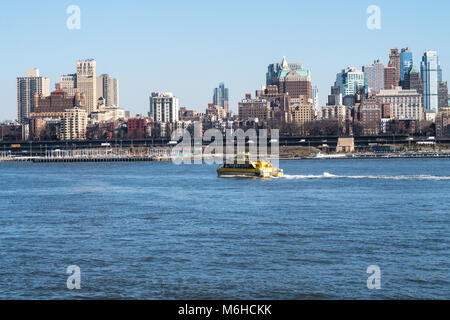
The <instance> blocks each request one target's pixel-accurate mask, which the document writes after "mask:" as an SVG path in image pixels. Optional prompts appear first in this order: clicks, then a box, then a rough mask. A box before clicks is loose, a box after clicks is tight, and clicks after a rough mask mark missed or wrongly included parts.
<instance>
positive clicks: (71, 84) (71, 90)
mask: <svg viewBox="0 0 450 320" xmlns="http://www.w3.org/2000/svg"><path fill="white" fill-rule="evenodd" d="M55 86H56V89H57V90H59V89H61V90H64V92H66V93H67V94H68V95H70V96H74V95H75V93H76V92H77V74H76V73H74V74H65V75H62V76H61V79H60V82H59V83H57V84H56V85H55Z"/></svg>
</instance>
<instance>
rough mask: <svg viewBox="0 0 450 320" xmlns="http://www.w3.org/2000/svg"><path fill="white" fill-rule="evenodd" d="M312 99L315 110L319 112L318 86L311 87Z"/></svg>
mask: <svg viewBox="0 0 450 320" xmlns="http://www.w3.org/2000/svg"><path fill="white" fill-rule="evenodd" d="M311 99H312V103H313V105H314V109H316V110H319V89H318V88H317V86H311Z"/></svg>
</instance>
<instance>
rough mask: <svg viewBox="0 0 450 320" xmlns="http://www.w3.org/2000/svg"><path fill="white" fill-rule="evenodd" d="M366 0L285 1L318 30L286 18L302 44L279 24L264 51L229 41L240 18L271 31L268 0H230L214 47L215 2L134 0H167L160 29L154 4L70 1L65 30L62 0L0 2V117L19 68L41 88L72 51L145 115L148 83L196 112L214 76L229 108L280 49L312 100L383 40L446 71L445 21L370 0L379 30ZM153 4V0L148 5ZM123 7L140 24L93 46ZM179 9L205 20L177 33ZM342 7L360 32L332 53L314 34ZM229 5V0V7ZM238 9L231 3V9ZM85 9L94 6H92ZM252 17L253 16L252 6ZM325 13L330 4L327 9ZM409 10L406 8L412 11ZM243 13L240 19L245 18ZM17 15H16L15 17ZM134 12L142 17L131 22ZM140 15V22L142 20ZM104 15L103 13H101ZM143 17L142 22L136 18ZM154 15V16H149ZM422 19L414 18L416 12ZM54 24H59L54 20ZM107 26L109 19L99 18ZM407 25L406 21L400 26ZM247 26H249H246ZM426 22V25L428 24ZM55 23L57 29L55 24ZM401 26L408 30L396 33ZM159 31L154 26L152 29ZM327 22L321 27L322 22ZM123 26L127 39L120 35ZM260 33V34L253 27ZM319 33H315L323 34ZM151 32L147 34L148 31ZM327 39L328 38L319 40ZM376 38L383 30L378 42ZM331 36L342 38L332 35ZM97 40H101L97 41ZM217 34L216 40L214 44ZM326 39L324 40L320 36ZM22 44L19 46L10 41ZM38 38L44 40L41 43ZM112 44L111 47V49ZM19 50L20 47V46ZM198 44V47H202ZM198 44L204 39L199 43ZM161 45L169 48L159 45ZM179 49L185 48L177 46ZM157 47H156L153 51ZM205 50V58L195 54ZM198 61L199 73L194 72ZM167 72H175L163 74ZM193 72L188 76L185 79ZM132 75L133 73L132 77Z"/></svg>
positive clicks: (68, 67) (382, 55)
mask: <svg viewBox="0 0 450 320" xmlns="http://www.w3.org/2000/svg"><path fill="white" fill-rule="evenodd" d="M369 4H370V3H368V2H367V3H358V4H355V5H353V6H352V5H342V6H340V7H339V6H337V5H336V4H328V6H324V8H325V9H322V10H318V9H317V8H316V7H317V6H318V5H320V2H319V4H315V5H309V6H308V7H305V6H304V4H298V3H290V4H289V5H290V6H291V7H292V8H298V9H302V12H305V13H306V12H309V11H311V12H313V13H314V15H313V16H315V17H316V19H317V18H318V15H319V14H320V19H319V21H320V22H321V26H322V27H321V29H320V30H319V29H315V31H314V32H313V35H306V31H301V30H299V29H298V27H301V26H302V25H303V24H304V23H309V24H310V26H312V27H313V26H316V28H317V26H318V22H314V21H313V20H314V19H313V18H314V17H309V18H307V19H305V20H306V22H305V21H294V22H290V23H289V24H288V25H286V26H285V28H293V30H292V32H291V37H292V34H294V36H299V37H300V36H303V38H302V39H303V41H300V42H302V43H303V42H306V43H307V44H308V46H305V45H304V43H303V44H296V43H293V41H290V40H289V37H288V35H287V34H286V35H284V34H283V33H280V34H278V38H279V40H280V41H278V42H277V43H278V45H277V46H268V47H267V48H266V50H265V51H263V52H261V50H259V45H257V44H256V43H255V42H252V41H250V42H249V43H248V44H252V43H255V44H254V46H250V49H249V50H244V51H243V50H236V49H237V48H238V47H239V46H244V45H245V46H246V48H247V46H248V45H247V44H244V42H243V41H244V38H245V36H249V35H250V34H249V32H253V31H255V32H256V29H254V28H249V27H248V24H250V23H252V22H253V23H254V22H256V23H257V26H260V25H263V26H264V27H263V28H262V29H261V30H260V31H258V32H257V33H255V34H253V36H256V39H260V37H263V36H264V33H266V36H267V35H271V34H272V33H274V32H275V31H276V32H277V33H278V32H279V31H280V30H279V29H278V28H279V27H275V28H274V27H272V28H274V29H273V30H271V29H270V28H269V26H268V25H264V19H263V18H262V17H266V16H267V15H269V14H271V9H272V7H275V5H274V4H269V3H263V5H262V6H261V8H254V7H252V6H251V5H249V4H238V8H241V9H242V10H243V12H238V14H237V17H236V19H237V22H238V23H237V25H236V26H228V27H229V29H226V28H225V27H224V26H218V28H219V30H220V33H221V34H224V35H228V36H227V37H225V40H224V43H226V44H227V45H231V48H223V50H219V47H220V46H219V45H216V44H215V43H212V44H211V43H208V42H207V41H205V38H206V36H207V35H209V33H210V31H204V30H203V27H204V26H205V25H203V24H204V23H207V22H211V21H210V20H212V19H213V18H214V17H215V18H218V21H219V22H223V21H224V19H225V15H226V14H225V13H223V14H220V15H218V14H217V16H215V15H214V14H213V12H215V11H216V10H217V9H219V7H220V9H224V10H225V12H227V8H226V7H225V8H222V7H221V6H224V5H223V4H207V3H204V2H195V3H194V4H193V8H187V6H185V5H183V4H176V5H173V7H171V5H168V4H159V5H155V4H151V5H150V4H144V3H141V4H140V5H142V7H143V8H144V9H151V8H153V9H155V7H154V6H157V7H156V8H157V9H158V13H161V12H160V10H161V9H162V8H165V7H166V6H168V7H169V8H172V9H173V13H174V14H175V17H176V18H177V19H178V20H179V21H177V24H176V26H173V27H170V28H169V29H168V30H167V31H165V32H162V29H158V28H156V29H155V28H154V23H156V22H158V21H160V20H161V19H162V20H163V18H164V17H165V16H164V15H162V16H158V14H157V12H155V11H154V10H141V11H139V10H138V9H139V7H140V5H139V6H138V5H136V4H133V5H131V6H126V7H125V6H124V7H122V6H121V5H120V4H111V5H110V6H109V8H107V9H106V10H105V12H102V13H101V17H99V18H100V19H99V20H98V19H96V17H97V16H96V14H97V13H99V11H98V10H100V9H99V5H98V4H90V3H88V2H86V1H80V2H79V3H78V4H77V5H79V6H80V8H81V13H82V24H81V29H80V30H68V29H67V28H66V26H65V20H66V19H67V17H68V15H67V14H66V13H65V9H66V8H67V6H68V4H67V3H65V4H64V3H63V4H60V5H54V4H52V5H51V6H50V2H44V3H43V4H42V5H41V8H37V5H36V4H30V6H29V8H30V11H29V12H23V10H22V11H21V13H20V14H18V13H17V14H11V15H10V16H14V17H15V19H14V20H12V19H11V18H10V16H9V15H8V12H9V13H11V11H17V10H19V9H20V7H19V6H18V5H14V4H2V5H1V7H2V9H3V10H2V13H0V16H1V21H2V22H1V23H2V24H4V27H5V28H3V30H7V28H6V26H7V25H8V26H10V28H9V29H14V28H11V27H14V26H17V28H16V29H14V31H13V32H12V33H8V34H6V31H3V32H2V37H3V38H4V43H5V47H6V49H7V50H5V51H4V52H2V53H0V57H1V58H2V60H8V64H7V65H6V66H5V67H4V72H3V74H2V76H0V86H1V87H2V88H3V90H1V91H0V99H1V100H2V102H3V103H2V104H3V108H2V109H1V111H0V120H2V121H3V120H14V119H15V118H16V113H17V110H16V105H17V103H16V94H15V92H14V91H15V90H14V89H15V88H14V86H15V79H16V78H17V77H20V76H24V75H25V72H26V70H28V69H32V68H39V69H40V73H41V76H43V77H47V78H50V89H51V91H52V90H53V88H54V85H55V83H56V82H58V81H59V77H60V76H61V75H62V74H64V73H68V72H74V71H75V70H73V69H74V68H73V64H74V61H77V60H82V59H86V58H93V59H95V60H96V61H97V64H98V66H97V68H98V70H97V75H100V74H103V73H108V74H111V75H112V76H113V77H114V78H117V79H119V80H120V82H121V107H123V108H125V109H127V110H130V111H131V112H132V113H133V114H137V113H140V114H145V113H146V111H147V110H148V96H149V95H150V94H151V92H156V91H163V92H165V91H170V92H173V93H174V94H175V95H176V96H177V97H178V98H179V99H180V106H187V107H188V108H192V109H195V110H198V111H202V110H204V109H205V107H206V106H207V104H208V103H210V102H211V92H212V90H213V89H214V88H215V87H216V86H217V84H218V83H220V82H224V83H225V84H226V86H227V87H228V88H229V89H230V109H231V110H232V111H233V112H235V113H237V104H238V101H240V100H241V99H242V98H243V97H244V96H245V93H252V94H254V92H255V90H257V89H259V88H260V87H261V85H264V84H265V70H266V69H267V65H269V64H270V63H273V62H279V61H281V58H282V57H283V56H286V57H287V59H288V61H295V62H298V63H301V64H302V65H303V67H304V69H306V70H310V71H311V78H312V81H311V82H312V84H313V85H316V86H317V87H318V89H319V104H320V105H325V104H326V99H327V96H328V94H329V88H330V87H331V86H332V85H333V83H334V80H335V79H333V78H335V75H336V73H338V72H339V71H340V70H342V69H345V68H347V67H349V66H355V67H356V68H361V67H362V66H364V65H370V64H371V63H372V62H373V61H374V60H375V59H376V60H378V59H379V60H380V61H381V62H382V63H383V64H384V65H385V66H387V63H388V60H389V50H390V49H391V48H398V49H399V50H400V49H401V48H406V47H409V48H410V49H411V51H412V52H413V58H414V66H415V67H416V68H420V65H419V63H420V61H421V57H422V55H423V53H424V52H425V51H426V50H433V51H437V52H438V55H439V60H440V64H441V67H442V69H443V70H444V74H443V80H444V81H445V80H447V79H448V78H447V75H446V70H447V69H446V68H448V67H449V63H450V59H449V57H450V48H449V45H448V44H446V43H445V42H444V41H442V42H440V41H437V39H439V38H440V37H439V36H438V34H439V32H443V31H442V29H443V30H445V29H446V28H445V24H448V22H446V21H445V20H444V18H443V19H442V20H441V23H442V24H444V26H443V27H441V28H440V29H441V30H435V31H436V32H435V33H434V34H436V36H433V37H429V36H426V33H427V32H429V31H430V28H431V27H430V26H427V25H426V23H425V22H424V23H417V21H415V22H414V21H409V20H408V21H403V22H402V25H400V24H399V23H398V22H397V21H395V19H394V17H395V15H393V14H392V11H395V10H397V9H398V8H399V7H400V6H399V5H398V4H390V3H388V2H386V1H380V2H379V3H378V5H379V6H380V8H381V12H382V28H381V30H369V29H367V27H366V25H365V23H366V20H367V17H368V15H367V13H366V11H365V9H366V8H367V6H368V5H369ZM199 5H203V6H205V10H203V11H202V12H201V13H195V12H194V11H195V8H197V7H198V6H199ZM152 6H153V7H152ZM446 6H449V5H448V4H447V3H445V2H442V4H440V8H441V9H444V8H445V7H446ZM121 9H124V11H123V12H122V14H125V15H126V14H128V15H131V14H136V15H138V17H139V18H142V19H136V22H133V23H132V24H131V26H130V27H142V28H137V29H136V30H135V33H136V34H134V35H131V30H130V29H129V28H128V27H125V28H124V26H123V25H121V28H120V29H121V30H116V29H114V28H113V26H111V28H113V29H114V30H112V31H118V32H119V31H120V32H119V33H116V34H114V32H112V33H113V34H114V37H115V38H114V39H116V40H117V41H116V42H115V43H116V44H117V45H119V46H117V45H116V46H114V47H108V46H107V48H104V46H101V45H93V41H94V38H97V39H96V40H98V37H100V36H101V35H104V36H105V41H107V40H108V39H109V40H110V39H111V35H110V34H108V33H106V34H105V32H107V31H106V30H105V28H104V27H103V28H102V25H101V24H99V21H101V20H102V19H103V18H106V16H107V15H112V16H113V17H118V15H119V12H121V11H120V10H121ZM182 9H183V10H184V9H186V10H188V11H187V12H188V13H189V16H190V17H193V16H194V17H195V15H197V16H196V17H197V18H199V17H202V18H205V17H206V18H207V19H206V21H205V22H201V23H200V22H197V23H196V24H193V25H192V24H188V26H187V31H183V32H181V31H180V29H179V28H177V27H179V26H180V25H181V24H182V23H183V22H187V21H190V20H189V19H187V18H186V17H184V16H183V15H182V14H181V13H182V12H181V11H183V10H182ZM335 9H337V10H344V9H345V10H346V11H347V12H349V14H352V15H353V17H354V19H353V20H352V21H345V24H346V25H347V24H348V25H351V26H354V28H356V29H355V34H359V35H361V36H362V38H361V37H360V38H358V41H354V43H350V44H349V43H345V44H344V43H342V47H343V48H344V47H345V48H346V50H342V51H343V52H339V51H340V50H332V51H329V50H327V51H325V50H326V49H325V47H326V45H327V44H326V42H327V41H331V39H332V38H333V37H331V38H329V37H330V35H324V32H325V33H326V29H327V26H328V25H329V24H330V22H331V21H329V20H327V19H331V17H332V13H333V12H332V11H333V10H335ZM233 10H235V8H234V9H233ZM238 11H239V10H238ZM442 11H445V10H439V12H432V14H433V15H434V16H433V19H436V17H439V15H440V14H441V13H442ZM94 13H95V14H94ZM256 13H258V14H260V15H262V17H260V18H258V17H257V16H258V14H256ZM333 14H334V13H333ZM402 14H405V16H406V15H408V16H409V17H410V19H411V20H414V17H417V18H418V17H419V16H425V17H427V14H429V18H430V19H431V16H432V15H431V12H430V8H428V7H427V6H425V5H420V4H412V5H411V6H410V7H408V8H404V10H403V13H402ZM415 14H416V16H415ZM43 17H44V18H46V19H47V20H48V21H49V22H48V23H47V24H43V23H42V22H41V21H42V18H43ZM146 17H152V18H154V20H152V21H153V22H152V23H150V22H148V21H147V20H146V19H145V18H146ZM246 18H248V19H246ZM22 19H24V20H22ZM141 20H142V21H141ZM144 20H145V21H144ZM105 21H107V20H105ZM146 21H147V22H146ZM155 21H156V22H155ZM423 21H424V20H423ZM30 24H33V25H35V29H37V30H38V31H40V32H41V33H42V34H46V35H48V37H47V39H46V38H44V39H42V38H41V37H38V38H39V39H35V37H30V36H29V35H28V34H26V33H25V31H26V30H25V27H26V26H29V25H30ZM58 26H59V27H58ZM108 26H110V24H108ZM244 26H245V27H246V32H244V34H243V35H239V36H236V37H234V36H233V37H230V35H231V34H233V35H234V34H235V33H236V32H237V31H238V30H237V29H238V28H239V27H242V28H243V27H244ZM406 27H407V28H406ZM255 28H256V27H255ZM435 28H436V25H435V24H434V28H431V29H435ZM59 29H61V30H59ZM141 29H142V30H144V31H146V30H147V31H148V30H150V29H152V30H155V31H157V32H155V33H154V34H153V33H151V34H152V36H153V37H151V36H149V37H148V42H149V43H153V44H154V41H156V40H157V41H160V42H162V43H164V44H165V45H169V44H168V42H167V37H168V36H170V37H169V40H170V39H171V40H174V41H173V43H172V44H170V45H169V46H168V48H171V49H172V50H171V51H170V50H169V49H167V50H161V51H162V52H155V51H152V50H150V51H148V50H146V49H151V48H153V47H152V46H151V44H147V43H140V42H138V41H137V38H136V37H138V36H139V35H142V31H139V30H141ZM405 29H407V30H408V32H407V33H406V35H405V34H402V33H405ZM158 30H159V31H158ZM329 30H331V29H329ZM189 31H192V32H193V31H196V32H197V33H199V34H197V35H196V36H195V39H194V38H193V39H190V40H191V41H188V40H189V39H185V40H183V39H182V35H183V34H184V35H186V32H189ZM125 33H128V35H129V39H126V38H125V36H126V34H125ZM260 33H261V34H260ZM58 36H59V37H61V39H64V41H66V42H67V44H66V45H65V46H64V47H61V48H58V49H56V48H55V45H54V44H53V43H51V41H50V40H49V39H50V38H51V37H58ZM324 37H325V38H324ZM17 38H21V39H22V40H23V41H24V42H25V43H26V42H29V44H30V46H31V47H33V50H23V49H22V50H20V51H19V52H14V50H12V49H13V48H15V47H14V44H15V40H17ZM318 38H320V39H323V42H324V43H322V40H321V43H318V42H317V41H315V40H317V39H318ZM155 39H156V40H155ZM327 39H328V40H327ZM380 39H383V40H382V41H380ZM341 41H343V42H344V41H345V40H344V39H342V40H341ZM100 42H103V41H100ZM224 43H222V45H223V44H224ZM368 43H369V44H370V43H382V45H379V46H377V47H376V48H371V49H370V50H369V49H367V48H366V47H367V46H368ZM328 44H329V43H328ZM205 45H212V47H213V49H214V50H212V51H211V50H205V52H203V50H196V51H195V52H196V53H197V55H196V56H194V55H193V54H189V53H187V54H186V53H185V49H186V50H187V49H189V48H190V49H192V50H191V51H192V52H194V50H193V49H194V47H195V46H197V47H198V46H200V48H202V47H204V46H205ZM20 46H22V45H19V48H20ZM47 47H48V49H46V48H47ZM116 47H117V49H116V50H115V48H116ZM24 48H25V49H27V48H28V46H24ZM174 48H182V49H183V50H174ZM204 48H205V47H204ZM205 49H206V48H205ZM169 51H170V52H169ZM317 51H323V52H324V53H328V54H329V57H328V58H327V57H324V55H317ZM124 52H125V53H126V55H125V56H123V54H124ZM186 52H189V50H187V51H186ZM162 54H164V55H165V56H164V57H162ZM205 57H207V58H205ZM200 70H201V72H200ZM174 74H177V76H176V77H174V76H173V75H174ZM192 79H193V80H194V81H191V80H192ZM136 80H138V81H136Z"/></svg>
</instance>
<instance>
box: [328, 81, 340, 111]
mask: <svg viewBox="0 0 450 320" xmlns="http://www.w3.org/2000/svg"><path fill="white" fill-rule="evenodd" d="M342 103H343V97H342V93H341V89H340V88H339V87H338V86H336V85H335V86H332V87H331V94H329V95H328V103H327V105H328V106H341V105H342Z"/></svg>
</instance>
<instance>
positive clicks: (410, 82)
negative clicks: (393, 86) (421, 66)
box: [403, 67, 423, 95]
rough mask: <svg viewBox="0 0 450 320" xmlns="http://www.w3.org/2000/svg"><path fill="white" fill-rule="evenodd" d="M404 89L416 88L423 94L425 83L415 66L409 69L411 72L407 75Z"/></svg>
mask: <svg viewBox="0 0 450 320" xmlns="http://www.w3.org/2000/svg"><path fill="white" fill-rule="evenodd" d="M403 89H405V90H410V89H414V90H416V91H417V92H418V93H420V94H421V95H423V85H422V79H421V78H420V72H419V70H417V69H416V68H414V67H412V68H411V69H410V70H409V72H408V73H407V74H406V75H405V80H404V81H403Z"/></svg>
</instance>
